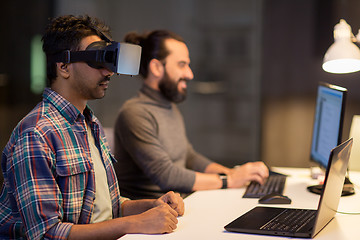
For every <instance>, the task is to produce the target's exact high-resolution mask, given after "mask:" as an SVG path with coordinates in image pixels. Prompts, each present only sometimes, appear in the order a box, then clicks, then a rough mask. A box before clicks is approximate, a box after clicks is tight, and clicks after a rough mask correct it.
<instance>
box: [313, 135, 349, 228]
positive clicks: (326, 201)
mask: <svg viewBox="0 0 360 240" xmlns="http://www.w3.org/2000/svg"><path fill="white" fill-rule="evenodd" d="M352 144H353V139H352V138H351V139H349V140H347V141H345V142H344V143H342V144H341V145H339V146H337V147H336V148H334V149H333V150H332V151H331V155H330V160H329V166H328V168H327V171H326V176H325V182H324V190H323V192H322V195H321V198H320V201H319V206H318V213H317V220H316V225H315V228H314V233H315V234H316V233H318V232H319V231H320V230H321V229H322V228H323V227H324V226H325V225H326V224H327V223H328V222H329V220H330V219H332V218H333V217H334V215H335V213H336V211H337V209H338V205H339V201H340V196H341V191H342V189H343V185H344V178H345V173H346V170H347V167H348V163H349V158H350V153H351V148H352Z"/></svg>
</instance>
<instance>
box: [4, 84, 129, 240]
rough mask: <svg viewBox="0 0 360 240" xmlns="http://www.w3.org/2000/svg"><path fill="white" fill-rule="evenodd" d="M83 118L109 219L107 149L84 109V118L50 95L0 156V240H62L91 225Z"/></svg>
mask: <svg viewBox="0 0 360 240" xmlns="http://www.w3.org/2000/svg"><path fill="white" fill-rule="evenodd" d="M85 118H86V120H87V121H88V123H90V127H91V130H92V132H93V134H94V137H95V139H96V145H97V146H98V148H99V151H100V155H101V156H102V160H103V163H104V166H105V169H106V174H107V179H108V184H109V189H110V195H111V200H112V206H113V217H114V218H116V217H120V214H121V209H120V205H121V203H123V202H124V201H125V200H127V199H126V198H122V197H120V191H119V187H118V183H117V180H116V175H115V171H114V168H113V165H112V161H115V159H114V158H113V157H112V155H111V154H110V153H109V152H110V151H109V149H108V143H107V142H106V139H105V137H104V133H103V130H102V127H101V125H100V123H99V121H98V120H97V119H96V117H95V116H94V115H93V114H92V112H91V110H90V109H89V108H88V107H87V108H86V109H85V111H84V115H83V114H81V113H80V112H79V111H78V110H77V109H76V108H75V107H74V106H73V105H72V104H71V103H70V102H68V101H67V100H65V99H64V98H63V97H62V96H60V95H59V94H58V93H56V92H54V91H52V90H51V89H45V91H44V94H43V101H42V102H41V103H39V104H38V105H37V106H36V107H35V108H34V109H33V110H32V111H31V112H30V113H29V114H28V115H27V116H26V117H25V118H24V119H23V120H22V121H21V122H20V123H19V124H18V125H17V127H16V128H15V129H14V131H13V133H12V135H11V138H10V140H9V142H8V144H7V145H6V147H5V149H4V152H3V154H2V169H3V174H4V187H3V189H2V192H1V195H0V239H15V238H17V239H19V238H20V239H21V238H28V239H43V238H44V239H66V238H67V236H68V234H69V232H70V228H71V227H72V225H73V224H87V223H89V222H90V220H91V216H92V213H93V208H94V198H95V174H94V170H93V163H92V161H91V156H90V148H89V143H88V138H87V131H86V124H85Z"/></svg>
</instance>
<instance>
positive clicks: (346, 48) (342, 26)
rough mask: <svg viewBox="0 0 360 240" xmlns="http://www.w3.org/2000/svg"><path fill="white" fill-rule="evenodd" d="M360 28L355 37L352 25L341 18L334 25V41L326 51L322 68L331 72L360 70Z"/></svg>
mask: <svg viewBox="0 0 360 240" xmlns="http://www.w3.org/2000/svg"><path fill="white" fill-rule="evenodd" d="M355 42H360V29H359V33H358V34H357V36H356V37H355V36H354V35H353V34H352V32H351V27H350V25H349V24H347V23H346V21H345V20H344V19H341V20H340V22H339V23H338V24H336V25H335V27H334V43H333V44H332V45H331V46H330V47H329V49H328V50H327V52H326V53H325V56H324V60H323V65H322V68H323V69H324V71H326V72H329V73H338V74H341V73H352V72H357V71H360V49H359V47H358V46H357V45H356V44H355Z"/></svg>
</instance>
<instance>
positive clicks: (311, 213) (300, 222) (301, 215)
mask: <svg viewBox="0 0 360 240" xmlns="http://www.w3.org/2000/svg"><path fill="white" fill-rule="evenodd" d="M316 213H317V211H316V210H309V209H286V210H284V211H283V212H282V213H280V214H279V215H278V216H276V217H275V218H273V219H272V220H271V221H269V222H267V223H266V224H265V225H263V226H262V227H261V228H260V229H264V230H271V231H282V232H298V231H299V230H300V229H301V228H302V227H304V226H305V225H306V224H308V223H309V222H310V221H312V220H313V219H314V218H315V216H316Z"/></svg>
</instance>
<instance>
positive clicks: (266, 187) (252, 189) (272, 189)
mask: <svg viewBox="0 0 360 240" xmlns="http://www.w3.org/2000/svg"><path fill="white" fill-rule="evenodd" d="M285 182H286V175H282V174H276V173H275V174H270V175H269V178H268V179H267V180H266V182H265V183H264V184H263V185H260V183H258V182H251V183H250V184H249V185H248V186H247V187H246V191H245V193H244V195H243V198H261V197H263V196H265V195H268V194H270V193H280V194H283V192H284V187H285Z"/></svg>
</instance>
